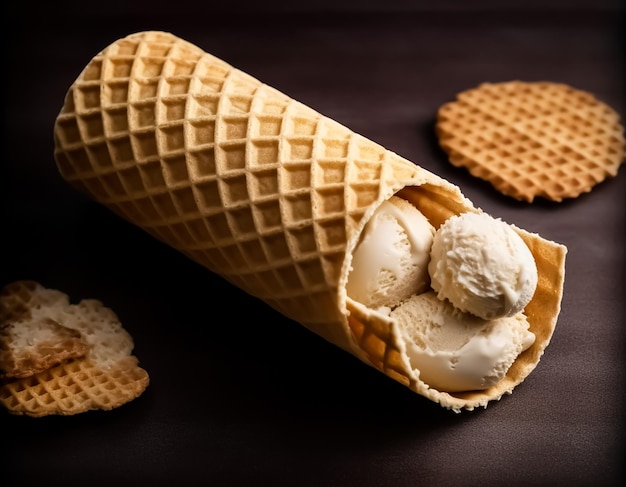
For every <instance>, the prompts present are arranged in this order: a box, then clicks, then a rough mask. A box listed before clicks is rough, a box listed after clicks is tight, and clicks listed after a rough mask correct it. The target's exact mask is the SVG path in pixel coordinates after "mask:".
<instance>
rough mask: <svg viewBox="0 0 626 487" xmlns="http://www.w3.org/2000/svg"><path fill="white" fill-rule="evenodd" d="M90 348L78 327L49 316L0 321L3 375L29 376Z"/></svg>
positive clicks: (1, 368)
mask: <svg viewBox="0 0 626 487" xmlns="http://www.w3.org/2000/svg"><path fill="white" fill-rule="evenodd" d="M88 350H89V346H88V345H87V342H86V341H85V340H84V339H83V337H82V335H81V334H80V332H79V331H78V330H74V329H72V328H68V327H66V326H63V325H61V324H60V323H58V322H57V321H55V320H53V319H50V318H38V319H24V320H20V321H3V322H0V377H17V378H23V377H29V376H31V375H34V374H36V373H38V372H43V371H44V370H46V369H49V368H50V367H52V366H54V365H58V364H59V363H61V362H63V361H65V360H69V359H72V358H78V357H84V356H85V355H86V354H87V351H88Z"/></svg>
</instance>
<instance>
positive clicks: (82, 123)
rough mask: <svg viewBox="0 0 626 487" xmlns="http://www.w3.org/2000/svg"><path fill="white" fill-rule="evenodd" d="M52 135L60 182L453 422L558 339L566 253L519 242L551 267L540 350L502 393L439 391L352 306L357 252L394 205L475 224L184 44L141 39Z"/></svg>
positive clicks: (96, 78)
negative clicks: (449, 412) (384, 209)
mask: <svg viewBox="0 0 626 487" xmlns="http://www.w3.org/2000/svg"><path fill="white" fill-rule="evenodd" d="M54 134H55V145H56V150H55V157H56V161H57V165H58V168H59V170H60V172H61V174H62V175H63V177H64V178H65V179H66V180H67V181H68V182H69V183H70V184H72V185H73V186H74V187H76V188H78V189H79V190H81V191H83V192H85V193H86V194H88V195H89V196H90V197H92V198H94V199H95V200H97V201H98V202H100V203H102V204H104V205H105V206H107V207H108V208H110V209H111V210H112V211H114V212H116V213H117V214H119V215H120V216H122V217H123V218H125V219H127V220H128V221H130V222H132V223H134V224H136V225H138V226H139V227H141V228H143V229H144V230H145V231H147V232H149V233H150V234H152V235H153V236H155V237H156V238H158V239H159V240H161V241H163V242H165V243H166V244H168V245H170V246H172V247H174V248H176V249H177V250H179V251H180V252H182V253H184V254H185V255H187V256H188V257H190V258H191V259H193V260H194V261H196V262H197V263H199V264H201V265H203V266H204V267H206V268H208V269H209V270H211V271H213V272H215V273H217V274H219V275H220V276H222V277H223V278H224V279H226V280H228V281H229V282H231V283H233V284H234V285H236V286H238V287H239V288H241V289H243V290H244V291H246V292H247V293H249V294H251V295H253V296H256V297H258V298H260V299H262V300H263V301H265V302H266V303H267V304H269V305H270V306H272V307H273V308H275V309H276V310H277V311H279V312H280V313H282V314H284V315H285V316H287V317H289V318H291V319H293V320H294V321H297V322H299V323H301V324H302V325H304V326H306V327H307V328H308V329H310V330H311V331H313V332H314V333H316V334H318V335H320V336H322V337H324V338H325V339H326V340H328V341H330V342H332V343H334V344H335V345H337V346H339V347H341V348H343V349H345V350H347V351H348V352H350V353H352V354H354V355H355V356H357V357H358V358H360V359H361V360H363V361H364V362H366V363H368V364H370V365H372V366H374V367H376V368H378V369H380V370H381V371H383V372H384V373H386V374H387V375H389V376H390V377H393V378H394V379H396V380H398V381H400V382H401V383H403V384H405V385H407V386H409V387H411V388H412V389H413V390H415V391H416V392H419V393H421V394H424V395H426V396H427V397H429V398H430V399H433V400H435V401H437V402H439V403H440V404H442V405H443V406H445V407H448V408H452V409H455V410H460V409H462V408H468V409H472V408H474V407H476V406H478V405H486V404H487V402H488V401H489V400H490V399H496V398H499V397H500V396H501V395H502V394H503V393H504V392H507V391H509V390H511V389H512V388H513V387H514V386H515V385H516V384H518V383H519V382H521V381H522V380H523V379H524V377H525V376H526V375H527V374H528V373H529V372H530V370H532V368H534V366H535V365H536V363H537V362H538V360H539V356H540V355H541V352H542V351H543V348H545V345H547V343H548V341H549V340H550V336H551V335H552V331H553V328H554V325H555V323H556V318H557V315H558V312H559V307H560V300H561V294H562V281H563V268H564V255H565V249H564V247H562V246H560V245H558V244H555V243H553V242H549V241H546V240H544V239H542V238H540V237H539V236H536V235H530V234H528V233H526V232H523V231H521V230H520V232H521V233H522V235H523V236H524V238H526V239H527V241H528V242H529V244H530V247H531V249H532V250H533V253H534V254H535V257H536V258H537V259H538V263H541V265H542V267H540V268H539V273H540V276H541V278H540V287H539V289H538V292H537V296H536V298H535V300H534V302H533V303H531V304H530V305H529V307H528V310H529V320H531V323H532V324H531V327H532V328H534V329H533V331H534V332H535V333H537V334H538V337H539V339H538V340H537V342H536V344H535V345H534V346H533V348H532V349H531V350H529V351H528V352H526V353H525V354H524V355H523V356H522V357H521V358H520V360H518V362H520V364H517V365H516V366H515V368H514V369H513V371H512V372H511V377H510V378H509V377H507V381H506V385H504V386H502V388H498V389H497V390H496V389H492V390H488V391H482V392H480V393H476V394H466V395H463V394H455V395H449V394H445V393H439V392H437V391H433V390H430V389H428V387H427V386H426V385H425V384H423V383H422V382H421V381H420V380H419V373H418V372H417V371H413V370H412V369H411V367H410V366H409V363H408V358H407V356H406V354H405V353H404V345H403V343H402V339H401V338H400V334H399V333H398V329H397V325H396V324H394V323H393V322H391V321H389V319H388V318H385V317H382V316H380V315H379V314H377V313H374V312H373V311H371V310H368V309H366V308H364V307H363V306H361V305H360V304H359V303H356V302H353V301H351V300H350V299H349V298H348V297H347V295H346V291H345V284H346V280H347V274H348V272H349V270H350V261H351V255H352V251H353V250H354V248H355V246H356V244H357V242H358V239H359V235H360V233H361V231H362V229H363V227H364V226H365V224H366V222H367V220H368V219H369V218H370V216H371V215H372V214H373V212H374V211H375V209H376V208H377V207H378V206H379V205H380V204H381V203H382V202H383V201H384V200H386V199H388V198H389V197H391V196H392V195H393V194H396V193H398V192H400V193H401V195H402V196H403V197H405V198H406V199H408V200H409V201H412V202H414V203H415V204H418V203H419V205H420V206H419V207H420V209H421V210H422V211H423V212H424V214H426V216H428V217H429V218H430V219H431V221H432V222H433V224H434V225H435V226H438V225H439V224H440V223H441V222H442V221H443V220H445V219H446V218H447V217H448V216H450V215H452V214H457V213H461V212H464V211H480V210H478V209H476V208H475V207H474V206H473V205H472V203H471V202H470V201H469V200H468V199H467V198H465V197H464V196H463V195H462V193H461V192H460V190H459V189H458V188H457V187H456V186H454V185H452V184H451V183H449V182H447V181H445V180H443V179H442V178H440V177H438V176H436V175H435V174H433V173H431V172H429V171H426V170H424V169H422V168H420V167H418V166H416V165H415V164H413V163H411V162H410V161H408V160H406V159H404V158H402V157H400V156H398V155H397V154H394V153H393V152H391V151H389V150H386V149H385V148H383V147H382V146H380V145H378V144H376V143H374V142H372V141H370V140H368V139H366V138H364V137H362V136H360V135H358V134H356V133H354V132H352V131H351V130H349V129H348V128H346V127H344V126H343V125H341V124H339V123H337V122H336V121H333V120H331V119H330V118H328V117H325V116H323V115H321V114H320V113H318V112H316V111H315V110H313V109H311V108H309V107H307V106H305V105H303V104H301V103H299V102H298V101H296V100H294V99H292V98H290V97H288V96H286V95H285V94H283V93H281V92H279V91H277V90H276V89H274V88H271V87H269V86H267V85H265V84H263V83H261V82H260V81H258V80H256V79H255V78H253V77H251V76H250V75H248V74H245V73H243V72H242V71H240V70H238V69H236V68H234V67H232V66H230V65H229V64H227V63H225V62H224V61H222V60H220V59H218V58H216V57H214V56H212V55H210V54H208V53H206V52H204V51H202V50H201V49H200V48H198V47H196V46H194V45H192V44H190V43H188V42H186V41H184V40H182V39H180V38H178V37H176V36H174V35H171V34H169V33H164V32H142V33H137V34H133V35H130V36H128V37H126V38H124V39H120V40H118V41H116V42H114V43H113V44H111V45H110V46H108V47H107V48H106V49H104V50H103V51H102V52H101V53H99V54H98V55H97V56H95V57H94V58H93V59H92V60H91V61H90V62H89V64H88V65H87V66H86V67H85V69H84V70H83V71H82V73H81V74H80V75H79V77H78V79H77V80H76V81H75V82H74V83H73V85H72V86H71V87H70V89H69V91H68V94H67V96H66V99H65V104H64V106H63V108H62V110H61V112H60V113H59V115H58V117H57V120H56V123H55V129H54ZM546 255H548V256H549V257H550V259H552V260H550V259H544V258H543V257H544V256H546ZM542 286H544V287H543V288H542Z"/></svg>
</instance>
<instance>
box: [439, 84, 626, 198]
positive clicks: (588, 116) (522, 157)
mask: <svg viewBox="0 0 626 487" xmlns="http://www.w3.org/2000/svg"><path fill="white" fill-rule="evenodd" d="M436 132H437V137H438V139H439V144H440V146H441V147H442V148H443V150H444V151H445V152H446V153H447V154H448V157H449V160H450V162H451V163H452V164H453V165H454V166H457V167H465V168H466V169H467V170H468V171H469V172H470V174H472V175H473V176H475V177H478V178H480V179H483V180H486V181H488V182H490V183H491V184H492V186H493V187H494V188H495V189H496V190H498V191H499V192H501V193H502V194H504V195H506V196H510V197H512V198H515V199H517V200H520V201H527V202H532V201H533V200H534V199H535V197H542V198H545V199H548V200H552V201H557V202H560V201H562V200H564V199H566V198H575V197H577V196H579V195H580V194H582V193H586V192H589V191H591V189H592V188H593V187H594V186H595V185H597V184H598V183H601V182H602V181H604V180H605V179H606V178H607V177H613V176H616V175H617V172H618V169H619V167H620V165H621V164H622V163H623V162H624V154H625V147H626V142H625V140H624V127H623V125H622V124H621V123H620V117H619V115H618V113H617V112H615V111H614V110H613V109H612V108H610V107H609V106H607V105H606V104H604V103H603V102H601V101H600V100H598V99H597V98H596V97H595V96H594V95H592V94H591V93H587V92H585V91H581V90H577V89H574V88H572V87H570V86H568V85H565V84H561V83H551V82H523V81H510V82H504V83H483V84H481V85H480V86H478V87H476V88H473V89H470V90H467V91H464V92H462V93H459V94H458V95H457V97H456V100H454V101H452V102H450V103H446V104H445V105H443V106H442V107H441V108H440V109H439V111H438V113H437V122H436Z"/></svg>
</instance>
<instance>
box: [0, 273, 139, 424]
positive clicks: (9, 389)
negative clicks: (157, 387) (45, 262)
mask: <svg viewBox="0 0 626 487" xmlns="http://www.w3.org/2000/svg"><path fill="white" fill-rule="evenodd" d="M45 320H51V321H53V322H54V323H55V324H56V325H57V326H59V327H61V328H63V329H65V330H67V331H73V332H76V333H77V335H78V336H79V337H80V338H81V342H82V343H84V344H85V348H84V349H83V350H82V353H80V354H75V355H74V356H70V355H68V353H69V352H71V350H64V349H60V350H59V347H62V346H63V345H64V344H66V342H67V339H66V337H64V336H63V335H59V334H57V339H58V340H57V341H56V342H53V343H52V344H51V346H49V347H47V348H46V350H45V353H51V352H54V353H56V355H57V358H58V360H57V361H56V362H54V363H51V364H50V367H49V368H46V369H45V370H42V371H37V372H36V373H33V374H30V375H28V376H25V377H19V378H7V379H5V380H3V381H2V382H1V383H0V404H1V405H3V406H4V407H6V408H7V409H8V410H9V411H10V412H11V413H13V414H24V415H28V416H33V417H39V416H46V415H50V414H59V415H73V414H78V413H82V412H85V411H89V410H93V409H104V410H109V409H112V408H115V407H118V406H121V405H122V404H125V403H127V402H128V401H131V400H133V399H135V398H136V397H138V396H139V395H141V393H142V392H143V391H144V390H145V389H146V387H147V386H148V383H149V377H148V373H147V372H146V371H145V370H144V369H142V368H141V367H139V365H138V360H137V358H136V357H135V356H133V355H131V352H132V348H133V340H132V338H131V336H130V335H129V334H128V333H127V332H126V331H125V330H124V329H123V328H122V325H121V323H120V322H119V320H118V318H117V316H116V315H115V313H113V311H111V310H110V309H108V308H105V307H104V306H103V305H102V303H100V302H99V301H96V300H83V301H81V302H79V303H78V304H70V303H69V299H68V296H67V295H66V294H64V293H62V292H60V291H57V290H54V289H47V288H44V287H43V286H41V285H40V284H39V283H37V282H34V281H16V282H13V283H10V284H8V285H6V286H4V287H3V288H2V291H1V292H0V327H2V328H5V327H7V326H9V327H12V328H16V329H17V328H19V327H20V326H23V325H26V326H31V325H32V327H33V328H35V325H36V324H37V323H40V322H42V321H45ZM39 331H44V330H43V329H41V330H39ZM33 333H35V332H33ZM5 338H6V337H4V336H3V340H4V339H5ZM32 338H33V340H36V338H37V337H36V335H33V337H32ZM2 345H3V347H4V346H6V347H7V348H11V347H15V346H16V345H15V344H14V343H11V341H10V339H9V340H8V341H3V343H2ZM15 353H16V354H18V355H19V353H20V350H15ZM52 358H53V357H52ZM52 358H50V357H48V359H49V360H51V359H52ZM68 358H69V360H68Z"/></svg>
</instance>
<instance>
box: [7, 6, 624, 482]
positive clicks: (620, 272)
mask: <svg viewBox="0 0 626 487" xmlns="http://www.w3.org/2000/svg"><path fill="white" fill-rule="evenodd" d="M22 3H23V5H10V4H8V3H5V4H4V5H5V6H4V7H3V10H5V15H4V22H5V29H3V30H4V37H5V40H4V43H3V68H4V70H3V73H4V74H3V77H4V81H5V84H4V91H3V103H4V118H3V129H2V137H3V144H2V156H1V157H2V158H1V166H0V167H1V168H2V172H1V173H0V190H1V192H0V198H1V199H0V222H1V223H2V226H1V227H0V236H1V239H2V248H3V249H4V250H3V251H2V260H1V261H0V285H4V284H6V283H8V282H11V281H12V280H15V279H36V280H39V281H40V282H41V283H42V284H44V285H46V286H48V287H53V288H57V289H61V290H63V291H65V292H67V293H69V294H70V296H71V297H72V298H73V299H76V300H78V299H81V298H98V299H100V300H102V301H104V302H105V304H107V305H108V306H110V307H111V308H113V309H114V310H115V311H116V312H117V313H118V315H119V316H120V319H121V320H122V322H123V323H124V325H125V327H126V328H127V329H128V330H129V331H130V332H131V334H132V335H133V337H134V338H135V344H136V348H135V352H136V355H137V356H138V357H139V358H140V360H141V364H142V365H143V366H144V367H145V368H146V369H147V370H148V371H149V373H150V375H151V380H152V382H151V385H150V387H149V389H148V390H147V391H146V392H145V393H144V394H143V395H142V396H141V397H140V398H139V399H137V400H136V401H134V402H132V403H130V404H128V405H126V406H124V407H122V408H120V409H117V410H115V411H112V412H106V413H105V412H90V413H86V414H83V415H79V416H75V417H67V418H63V417H49V418H42V419H36V420H34V419H30V418H25V417H15V416H10V415H9V414H7V413H6V412H5V411H2V412H0V443H1V444H0V446H1V447H2V448H1V449H0V451H2V453H1V454H0V483H2V485H6V486H9V485H31V484H32V483H33V482H34V481H36V480H43V479H45V482H46V485H48V486H50V485H71V484H76V483H80V484H90V485H131V484H137V483H138V482H146V484H145V485H166V484H172V483H175V485H225V486H226V485H228V486H229V485H232V486H240V485H258V484H262V485H273V486H282V485H284V486H352V485H360V486H410V485H424V486H456V487H462V486H474V485H481V486H492V485H493V486H497V485H513V486H517V485H571V486H578V485H580V486H583V485H592V484H593V485H617V484H618V478H619V474H620V472H621V467H620V463H619V460H620V455H621V453H622V448H623V435H622V428H623V426H624V413H623V411H624V401H623V393H624V380H623V377H624V372H623V371H624V365H625V364H624V344H625V343H624V324H625V323H624V316H625V315H624V304H623V302H624V299H623V298H624V223H625V211H624V210H625V207H626V205H625V203H626V201H625V188H626V171H625V170H624V169H622V170H621V171H620V173H619V174H618V176H617V177H616V178H614V179H611V180H607V181H606V182H604V183H602V184H600V185H599V186H597V187H596V188H595V189H594V190H593V191H592V192H591V193H589V194H586V195H583V196H581V197H579V198H577V199H575V200H570V201H566V202H564V203H561V204H555V203H549V202H542V201H537V202H536V203H533V204H532V205H529V204H525V203H518V202H515V201H513V200H511V199H509V198H506V197H504V196H502V195H500V194H499V193H497V192H496V191H495V190H493V189H492V188H491V187H490V186H489V185H488V184H486V183H483V182H481V181H479V180H476V179H474V178H472V177H470V176H468V175H467V173H466V172H465V171H464V170H462V169H456V168H453V167H452V166H451V165H450V164H449V163H448V162H447V159H446V157H445V155H444V154H443V153H442V152H441V150H440V149H439V148H438V146H437V142H436V138H435V136H434V132H433V124H434V117H435V114H436V111H437V108H438V107H439V106H440V105H441V104H442V103H444V102H446V101H449V100H451V99H452V98H453V97H454V96H455V94H456V93H457V92H459V91H462V90H465V89H468V88H472V87H474V86H475V85H477V84H479V83H480V82H483V81H492V82H497V81H507V80H511V79H521V80H525V81H536V80H550V81H558V82H563V83H567V84H570V85H571V86H574V87H576V88H579V89H583V90H588V91H591V92H593V93H595V94H596V95H597V96H598V97H599V98H600V99H601V100H603V101H604V102H606V103H608V104H609V105H611V106H612V107H614V108H615V109H616V110H618V111H619V112H620V113H621V114H622V116H624V113H625V112H624V98H623V95H624V92H623V86H624V73H623V68H624V65H623V59H624V52H623V51H620V40H622V39H621V38H620V36H619V33H620V31H621V29H623V13H622V11H620V10H619V9H618V6H619V2H613V1H608V0H607V1H600V2H597V1H596V2H594V1H592V0H578V1H569V2H565V1H555V0H545V1H537V0H534V1H528V2H520V1H515V2H502V3H503V4H506V5H507V7H506V8H504V7H501V6H499V5H500V3H499V2H494V1H487V0H484V1H480V2H461V1H457V2H454V1H451V0H447V1H440V2H432V3H426V2H401V1H393V0H388V1H380V2H376V3H374V2H369V3H367V6H362V5H360V3H361V2H346V3H343V4H341V3H339V2H331V1H318V2H316V3H315V6H293V5H290V2H280V1H266V2H259V6H257V7H249V6H247V5H246V4H242V3H236V4H235V3H233V4H232V5H230V6H228V5H221V7H220V8H216V7H211V6H210V5H211V2H197V3H195V2H189V1H175V2H170V4H169V6H167V7H165V6H163V5H162V4H160V3H159V2H147V1H141V2H122V1H113V0H110V1H109V2H91V3H83V2H60V3H59V2H55V3H54V8H53V7H52V6H44V7H37V8H35V7H34V5H31V3H30V2H22ZM261 3H262V5H261ZM296 3H297V2H296ZM466 3H471V6H472V7H471V8H469V7H467V6H464V5H465V4H466ZM51 4H52V3H50V5H51ZM97 9H98V10H97ZM145 29H158V30H167V31H170V32H173V33H175V34H177V35H179V36H180V37H183V38H185V39H187V40H189V41H191V42H194V43H196V44H197V45H199V46H200V47H202V48H203V49H204V50H206V51H208V52H211V53H212V54H215V55H217V56H218V57H221V58H222V59H224V60H226V61H228V62H229V63H231V64H233V65H235V66H236V67H238V68H240V69H243V70H244V71H246V72H248V73H250V74H252V75H254V76H255V77H257V78H259V79H261V80H262V81H264V82H266V83H268V84H270V85H272V86H274V87H276V88H278V89H280V90H281V91H283V92H285V93H287V94H289V95H291V96H293V97H294V98H296V99H298V100H300V101H302V102H304V103H306V104H308V105H310V106H311V107H313V108H315V109H317V110H319V111H320V112H322V113H324V114H325V115H328V116H330V117H332V118H335V119H336V120H338V121H340V122H342V123H344V124H345V125H347V126H348V127H350V128H352V129H353V130H355V131H356V132H359V133H361V134H363V135H365V136H367V137H369V138H371V139H373V140H375V141H376V142H379V143H380V144H382V145H384V146H385V147H387V148H389V149H391V150H393V151H394V152H397V153H398V154H400V155H402V156H405V157H406V158H408V159H410V160H412V161H414V162H416V163H418V164H420V165H422V166H424V167H426V168H428V169H430V170H432V171H433V172H436V173H437V174H439V175H441V176H443V177H445V178H447V179H449V180H450V181H452V182H454V183H456V184H458V185H459V186H460V187H461V188H462V190H463V191H464V192H465V194H466V195H467V196H468V197H469V198H470V199H472V200H473V201H474V203H475V204H476V205H478V206H480V207H482V208H483V209H485V210H486V211H488V212H489V213H491V214H493V215H494V216H499V217H502V218H503V219H505V220H506V221H508V222H510V223H515V224H516V225H518V226H520V227H522V228H525V229H527V230H530V231H534V232H538V233H540V234H541V235H543V236H544V237H547V238H549V239H553V240H556V241H558V242H561V243H564V244H566V245H567V246H568V248H569V254H568V260H567V267H566V268H567V273H566V284H565V294H564V298H563V310H562V313H561V316H560V319H559V323H558V326H557V329H556V332H555V334H554V338H553V340H552V343H551V345H550V347H549V348H548V349H547V352H546V354H545V356H544V358H543V360H542V361H541V362H540V364H539V366H538V368H537V369H536V370H535V372H534V373H533V374H531V376H530V377H529V378H528V379H527V380H526V381H525V382H524V383H523V384H522V385H520V386H519V387H518V388H517V389H516V390H515V392H514V394H513V395H512V396H507V397H505V398H503V399H502V401H500V402H499V403H492V404H491V405H490V406H489V407H488V408H487V409H486V410H479V411H474V412H467V413H463V414H460V415H456V414H454V413H451V412H448V411H445V410H443V409H442V408H440V407H439V406H437V405H436V404H434V403H431V402H429V401H427V400H426V399H423V398H421V397H420V396H417V395H414V394H413V393H411V392H410V391H409V390H408V389H405V388H404V387H402V386H400V385H399V384H396V383H395V382H393V381H391V380H390V379H387V378H386V377H384V376H382V375H381V374H379V373H378V372H376V371H374V370H373V369H370V368H369V367H367V366H365V365H364V364H362V363H360V362H359V361H357V360H356V359H354V358H353V357H351V356H349V355H347V354H345V353H344V352H342V351H340V350H338V349H336V348H335V347H333V346H331V345H329V344H327V343H326V342H324V341H323V340H321V339H320V338H318V337H317V336H315V335H312V334H311V333H310V332H308V331H306V330H305V329H303V328H302V327H300V326H299V325H297V324H296V323H293V322H291V321H289V320H287V319H285V318H283V317H281V316H280V315H277V314H276V313H275V312H273V311H272V310H271V309H269V308H268V307H267V306H265V305H264V304H263V303H260V302H258V301H256V300H254V299H252V298H250V297H248V296H246V295H244V294H243V293H241V292H240V291H238V290H237V289H234V288H232V287H231V286H229V285H228V284H226V283H225V282H223V281H222V280H221V279H219V278H217V277H215V276H213V275H212V274H211V273H209V272H208V271H205V270H204V269H202V268H199V267H198V266H196V265H195V264H192V263H191V262H189V261H188V260H186V259H185V258H184V257H182V256H181V255H179V254H177V253H175V252H174V251H173V250H171V249H169V248H166V247H165V246H163V245H162V244H160V243H158V242H157V241H155V240H153V239H151V238H150V237H149V236H147V235H146V234H144V233H143V232H142V231H140V230H138V229H136V228H134V227H131V226H130V225H129V224H127V223H126V222H124V221H122V220H120V219H118V218H116V217H114V216H113V215H112V214H110V213H109V212H107V211H106V210H104V209H103V208H100V207H99V206H97V205H95V204H94V203H91V202H89V201H86V200H85V199H83V198H82V197H80V196H79V195H78V194H76V193H75V192H74V191H73V190H72V189H70V188H69V187H68V186H67V185H66V184H65V183H64V182H63V181H61V179H60V177H59V176H58V174H57V172H56V169H55V165H54V160H53V155H52V151H53V141H52V127H53V123H54V119H55V116H56V114H57V113H58V110H59V109H60V107H61V105H62V103H63V97H64V95H65V92H66V90H67V88H68V87H69V85H70V84H71V83H72V81H73V80H74V79H75V78H76V76H77V75H78V74H79V72H80V70H81V69H82V68H83V67H84V65H85V64H86V63H87V62H88V61H89V60H90V58H91V57H92V56H94V55H95V54H96V53H97V52H98V51H100V50H101V49H103V48H104V47H106V46H107V45H108V44H109V43H111V42H113V41H114V40H116V39H117V38H119V37H122V36H125V35H127V34H130V33H132V32H135V31H139V30H145ZM227 303H233V304H227Z"/></svg>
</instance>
